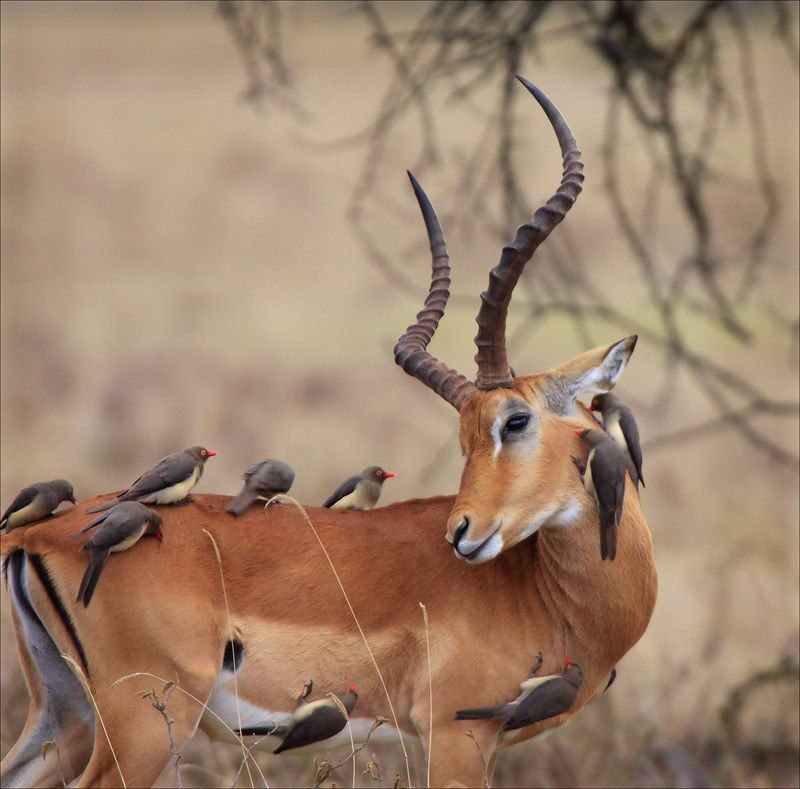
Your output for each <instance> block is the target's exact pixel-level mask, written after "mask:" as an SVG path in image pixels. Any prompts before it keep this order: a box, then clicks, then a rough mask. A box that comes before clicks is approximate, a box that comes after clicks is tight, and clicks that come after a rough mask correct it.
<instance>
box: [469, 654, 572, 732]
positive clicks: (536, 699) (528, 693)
mask: <svg viewBox="0 0 800 789" xmlns="http://www.w3.org/2000/svg"><path fill="white" fill-rule="evenodd" d="M537 668H538V667H537ZM581 685H583V672H582V671H581V669H580V666H579V665H578V664H577V663H571V662H570V661H569V660H567V659H566V658H564V673H563V674H550V675H548V676H545V677H536V676H533V677H529V678H528V679H526V680H525V681H524V682H522V683H520V686H519V687H520V690H521V691H522V692H521V693H520V694H519V696H517V698H515V699H514V701H510V702H508V704H499V705H498V706H496V707H476V708H475V709H469V710H458V712H456V720H478V719H479V718H498V719H499V720H502V721H503V730H504V731H511V730H512V729H521V728H523V727H524V726H530V725H531V724H532V723H538V722H539V721H543V720H546V719H547V718H554V717H555V716H556V715H561V714H562V713H563V712H567V711H568V710H569V708H570V707H571V706H572V705H573V704H574V703H575V699H576V698H577V697H578V691H579V690H580V687H581Z"/></svg>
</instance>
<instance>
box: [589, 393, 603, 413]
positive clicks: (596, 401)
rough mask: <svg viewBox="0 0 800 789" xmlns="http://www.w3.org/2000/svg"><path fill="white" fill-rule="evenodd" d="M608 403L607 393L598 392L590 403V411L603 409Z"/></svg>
mask: <svg viewBox="0 0 800 789" xmlns="http://www.w3.org/2000/svg"><path fill="white" fill-rule="evenodd" d="M605 404H606V394H605V393H603V394H596V395H595V396H594V397H593V398H592V402H591V403H589V410H590V411H602V410H603V408H605Z"/></svg>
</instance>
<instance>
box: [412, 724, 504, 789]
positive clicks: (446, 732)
mask: <svg viewBox="0 0 800 789" xmlns="http://www.w3.org/2000/svg"><path fill="white" fill-rule="evenodd" d="M470 729H472V732H473V734H474V735H475V740H474V741H473V740H472V738H470V737H469V736H468V732H469V730H470ZM496 733H497V724H496V722H494V721H491V722H489V721H469V725H465V722H464V721H458V722H456V721H443V722H441V723H439V722H437V721H434V724H433V744H432V749H431V780H430V785H431V786H470V787H473V786H486V785H487V778H488V777H490V776H491V773H492V769H493V766H494V758H495V752H496ZM426 736H427V735H426ZM423 742H425V743H426V745H427V740H426V739H425V738H423ZM476 742H477V745H476ZM478 746H479V747H480V751H479V750H478ZM481 756H482V757H483V760H485V763H486V766H485V768H484V762H483V761H482V759H481ZM426 758H427V755H426Z"/></svg>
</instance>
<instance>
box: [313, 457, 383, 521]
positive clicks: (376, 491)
mask: <svg viewBox="0 0 800 789" xmlns="http://www.w3.org/2000/svg"><path fill="white" fill-rule="evenodd" d="M393 476H395V473H394V471H386V469H383V468H381V467H380V466H368V467H367V468H365V469H364V470H363V471H362V472H361V473H360V474H357V475H355V476H353V477H348V478H347V479H346V480H345V481H344V482H343V483H342V484H341V485H339V487H338V488H336V490H335V491H333V493H331V495H330V496H328V498H327V499H325V503H324V504H323V505H322V506H323V507H328V508H329V509H331V508H333V509H337V510H371V509H372V508H373V507H374V506H375V505H376V504H377V503H378V499H379V498H380V495H381V490H382V489H383V483H384V482H385V481H386V480H387V479H391V477H393Z"/></svg>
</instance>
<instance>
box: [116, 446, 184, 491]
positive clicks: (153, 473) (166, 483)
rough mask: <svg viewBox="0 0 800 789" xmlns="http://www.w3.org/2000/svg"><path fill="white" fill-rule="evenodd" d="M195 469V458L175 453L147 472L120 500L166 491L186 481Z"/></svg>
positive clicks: (162, 459) (182, 453)
mask: <svg viewBox="0 0 800 789" xmlns="http://www.w3.org/2000/svg"><path fill="white" fill-rule="evenodd" d="M194 468H195V460H194V458H193V457H192V456H191V455H187V454H186V453H185V452H175V453H174V454H172V455H167V456H166V457H165V458H161V460H159V461H158V463H156V464H155V466H153V468H151V469H150V470H149V471H145V473H144V474H142V476H141V477H139V479H137V480H136V482H134V483H133V485H131V486H130V487H129V488H128V489H127V490H126V491H125V493H123V494H122V496H120V498H122V499H134V498H139V497H141V496H146V495H148V494H149V493H157V492H158V491H159V490H164V488H171V487H172V486H173V485H177V484H178V483H179V482H183V481H184V480H186V479H187V478H188V477H189V476H190V475H191V474H192V472H193V471H194Z"/></svg>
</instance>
